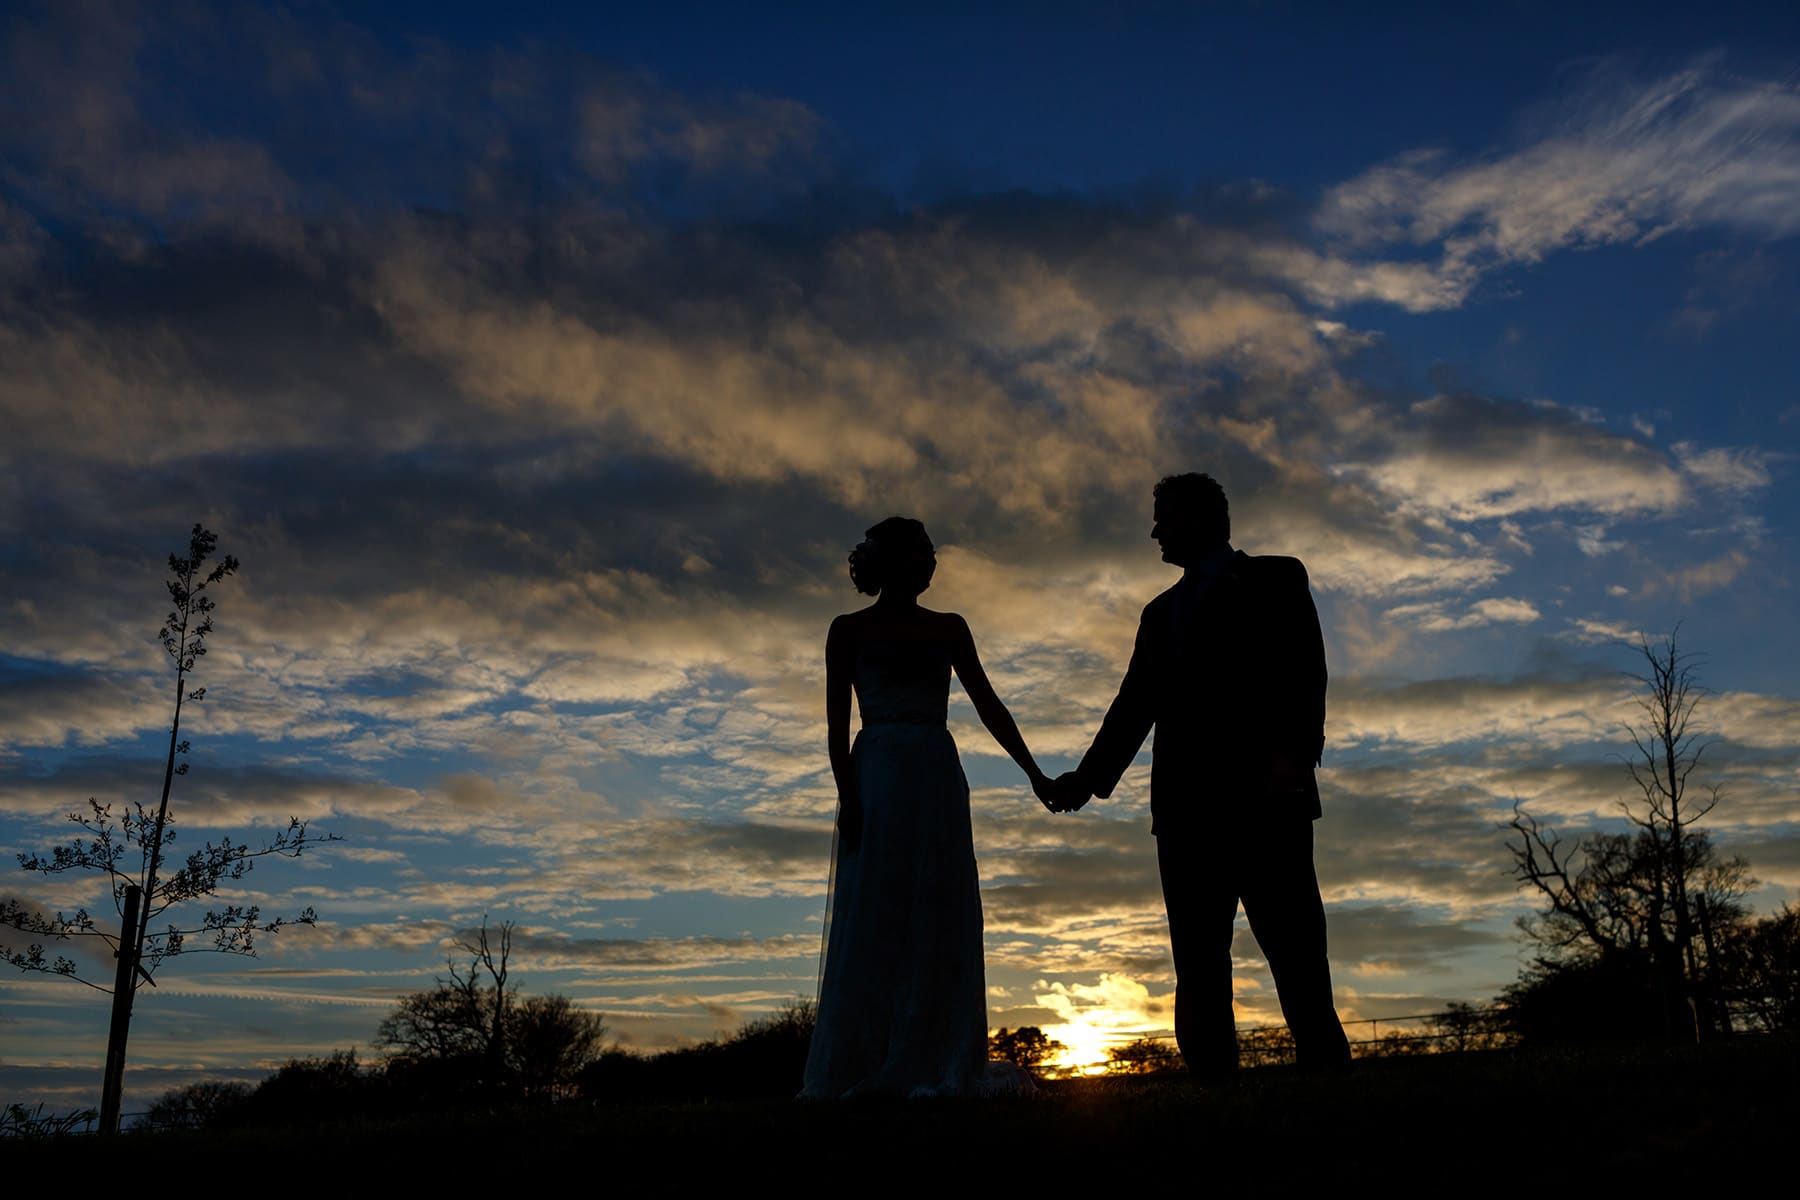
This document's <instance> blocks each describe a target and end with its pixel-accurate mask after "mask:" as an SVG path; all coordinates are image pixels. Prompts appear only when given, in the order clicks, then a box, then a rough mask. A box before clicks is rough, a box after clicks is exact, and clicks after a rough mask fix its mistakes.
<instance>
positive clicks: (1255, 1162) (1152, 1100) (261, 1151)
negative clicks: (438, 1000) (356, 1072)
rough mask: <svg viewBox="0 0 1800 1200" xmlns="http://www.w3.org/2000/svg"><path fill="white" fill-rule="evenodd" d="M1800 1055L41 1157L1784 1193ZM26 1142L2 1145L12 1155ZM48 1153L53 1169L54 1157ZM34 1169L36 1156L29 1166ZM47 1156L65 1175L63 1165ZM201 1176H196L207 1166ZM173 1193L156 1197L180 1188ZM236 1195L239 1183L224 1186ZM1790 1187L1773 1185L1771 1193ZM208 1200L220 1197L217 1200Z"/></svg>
mask: <svg viewBox="0 0 1800 1200" xmlns="http://www.w3.org/2000/svg"><path fill="white" fill-rule="evenodd" d="M1797 1087H1800V1042H1797V1041H1795V1040H1794V1039H1791V1038H1785V1037H1783V1038H1774V1037H1765V1038H1756V1037H1744V1038H1740V1039H1737V1040H1733V1041H1730V1042H1722V1043H1718V1044H1714V1045H1709V1046H1705V1047H1685V1048H1678V1049H1671V1048H1667V1047H1661V1046H1657V1047H1629V1048H1604V1049H1587V1050H1582V1051H1580V1052H1571V1053H1557V1054H1549V1053H1535V1054H1527V1053H1508V1052H1491V1053H1485V1054H1467V1055H1452V1054H1445V1055H1431V1056H1424V1057H1416V1058H1399V1059H1377V1060H1365V1061H1363V1062H1361V1063H1359V1064H1358V1065H1357V1068H1356V1071H1355V1072H1354V1073H1353V1074H1351V1075H1349V1076H1346V1077H1342V1078H1329V1079H1314V1078H1307V1077H1301V1076H1297V1075H1294V1074H1292V1073H1290V1072H1289V1071H1287V1070H1286V1069H1283V1068H1268V1069H1263V1070H1258V1071H1250V1072H1246V1073H1245V1076H1244V1078H1243V1079H1242V1080H1241V1081H1240V1082H1239V1083H1237V1084H1236V1085H1233V1086H1232V1087H1230V1088H1226V1089H1202V1088H1199V1087H1196V1086H1194V1085H1192V1084H1190V1083H1188V1082H1187V1081H1186V1080H1185V1079H1184V1078H1182V1077H1179V1076H1167V1075H1164V1076H1156V1077H1139V1078H1113V1079H1093V1080H1076V1081H1069V1082H1060V1083H1057V1082H1053V1083H1049V1084H1046V1085H1044V1088H1043V1091H1042V1094H1041V1095H1040V1096H1038V1097H1035V1098H1032V1099H1026V1100H1008V1101H966V1100H957V1101H913V1102H904V1103H902V1102H885V1101H870V1102H862V1103H842V1104H801V1103H796V1102H781V1101H770V1102H741V1103H730V1104H687V1105H644V1106H622V1105H614V1106H606V1107H591V1106H584V1105H580V1104H575V1103H570V1104H565V1105H562V1106H559V1107H556V1108H552V1109H539V1110H535V1111H516V1112H504V1113H492V1114H483V1115H474V1114H468V1115H458V1116H452V1117H436V1118H431V1119H425V1118H413V1119H407V1118H396V1119H394V1120H391V1121H362V1122H358V1123H356V1124H353V1125H347V1124H343V1123H336V1122H332V1121H330V1120H329V1119H327V1118H328V1114H320V1120H319V1121H318V1122H316V1123H312V1124H309V1125H306V1126H296V1125H288V1126H286V1127H283V1128H280V1129H270V1130H263V1131H237V1132H232V1133H228V1134H198V1133H195V1134H161V1135H154V1136H150V1135H129V1134H128V1135H126V1136H124V1137H121V1138H119V1139H116V1140H115V1141H112V1142H106V1141H102V1140H100V1139H98V1138H92V1137H82V1138H79V1139H68V1140H61V1139H59V1140H58V1141H56V1142H39V1143H36V1144H35V1147H34V1148H36V1149H42V1150H45V1151H50V1152H52V1153H54V1152H55V1151H69V1152H73V1153H72V1157H79V1159H80V1160H81V1165H82V1170H83V1173H84V1174H85V1173H86V1172H87V1171H89V1170H101V1171H104V1172H107V1173H108V1174H110V1173H111V1172H112V1171H113V1170H120V1171H128V1170H130V1168H131V1167H132V1166H134V1165H135V1166H142V1165H144V1164H146V1163H152V1162H154V1163H161V1164H170V1165H171V1167H173V1164H194V1165H193V1166H189V1167H173V1169H174V1171H175V1173H176V1174H177V1175H181V1176H185V1177H186V1178H187V1179H188V1181H189V1182H195V1183H197V1182H199V1179H200V1176H198V1175H189V1174H188V1172H189V1171H192V1170H200V1171H203V1172H204V1173H205V1174H206V1175H208V1176H210V1177H212V1178H213V1179H215V1180H216V1181H217V1182H218V1183H219V1184H221V1185H222V1189H221V1190H228V1191H237V1190H239V1188H242V1189H244V1190H250V1191H265V1190H266V1191H275V1192H278V1193H279V1192H286V1191H288V1190H292V1189H304V1190H307V1191H327V1192H329V1191H341V1192H342V1193H343V1194H344V1195H364V1194H392V1193H395V1192H398V1193H401V1194H409V1193H412V1192H413V1191H414V1189H424V1188H428V1187H429V1188H431V1189H433V1190H437V1189H439V1188H444V1189H458V1190H460V1189H462V1188H465V1187H469V1188H474V1187H477V1184H478V1182H479V1183H480V1184H481V1185H482V1186H481V1187H479V1188H477V1190H486V1188H487V1187H488V1186H491V1185H492V1183H493V1182H495V1181H498V1182H500V1183H501V1186H503V1187H505V1189H506V1190H507V1191H509V1192H515V1193H522V1194H531V1195H536V1194H557V1193H563V1192H573V1193H575V1194H581V1193H589V1192H600V1193H605V1192H612V1191H619V1192H625V1193H630V1194H638V1195H642V1194H651V1195H663V1194H667V1195H685V1194H692V1193H693V1192H694V1190H695V1189H696V1188H702V1187H704V1188H708V1189H711V1188H719V1189H733V1188H742V1187H745V1186H751V1187H755V1188H756V1189H757V1191H758V1193H759V1194H760V1193H761V1192H763V1191H764V1190H780V1191H789V1190H792V1191H793V1192H795V1193H796V1194H798V1195H801V1196H807V1197H810V1196H813V1195H819V1194H823V1195H825V1196H831V1195H835V1194H839V1193H841V1194H844V1195H846V1196H848V1195H864V1194H871V1193H873V1194H877V1195H884V1194H889V1193H890V1191H891V1189H892V1187H893V1186H894V1185H896V1184H901V1183H910V1184H912V1185H914V1186H915V1187H916V1185H918V1184H920V1183H923V1184H925V1185H926V1188H927V1190H926V1193H925V1194H926V1195H928V1196H929V1195H930V1194H931V1193H932V1192H933V1191H937V1190H942V1191H944V1192H946V1193H950V1194H957V1195H960V1194H962V1193H963V1192H964V1191H965V1190H967V1189H969V1188H971V1187H979V1188H980V1190H982V1191H990V1190H994V1189H998V1190H1000V1191H1002V1192H1004V1191H1005V1190H1007V1189H1009V1188H1012V1187H1019V1188H1030V1189H1031V1190H1032V1191H1033V1192H1037V1191H1040V1190H1042V1189H1044V1188H1051V1189H1057V1188H1061V1187H1064V1186H1068V1185H1071V1184H1074V1183H1077V1182H1081V1183H1084V1184H1088V1183H1095V1182H1106V1181H1110V1182H1113V1183H1115V1184H1117V1185H1118V1186H1122V1187H1127V1188H1129V1187H1133V1186H1139V1185H1142V1184H1146V1183H1151V1184H1155V1185H1157V1186H1166V1185H1176V1186H1183V1187H1184V1188H1185V1187H1186V1186H1189V1185H1191V1186H1192V1187H1194V1188H1196V1189H1197V1190H1201V1191H1209V1190H1211V1189H1213V1188H1218V1187H1222V1186H1230V1187H1234V1188H1236V1187H1248V1188H1250V1189H1251V1190H1253V1191H1257V1192H1263V1191H1266V1190H1270V1189H1273V1190H1276V1191H1279V1190H1282V1189H1284V1188H1285V1187H1286V1186H1288V1185H1294V1184H1300V1183H1306V1184H1318V1185H1325V1186H1332V1185H1336V1186H1343V1187H1350V1188H1354V1189H1356V1190H1357V1191H1361V1190H1363V1189H1364V1188H1374V1189H1378V1190H1383V1191H1387V1190H1392V1191H1394V1192H1397V1193H1399V1194H1418V1193H1424V1192H1430V1193H1433V1194H1446V1193H1448V1194H1466V1193H1476V1194H1492V1193H1497V1192H1517V1193H1520V1194H1527V1193H1529V1194H1538V1193H1543V1194H1549V1195H1553V1194H1557V1193H1559V1192H1562V1191H1563V1190H1565V1188H1566V1187H1567V1185H1568V1184H1569V1183H1570V1182H1571V1181H1574V1180H1583V1181H1588V1182H1591V1183H1601V1184H1605V1183H1622V1182H1625V1181H1633V1182H1637V1183H1645V1182H1654V1183H1656V1184H1661V1185H1664V1186H1668V1185H1673V1184H1700V1183H1704V1184H1708V1185H1711V1186H1714V1187H1719V1186H1723V1187H1729V1188H1735V1187H1738V1186H1742V1185H1743V1184H1744V1183H1746V1182H1748V1178H1747V1177H1756V1176H1764V1175H1765V1174H1767V1175H1772V1176H1773V1180H1770V1182H1773V1181H1774V1180H1784V1179H1785V1180H1791V1164H1792V1162H1793V1157H1792V1155H1793V1149H1792V1146H1793V1143H1792V1140H1791V1139H1792V1138H1793V1136H1794V1126H1795V1119H1796V1117H1797V1116H1800V1102H1797V1100H1796V1097H1797V1095H1800V1091H1797ZM27 1145H30V1143H18V1142H15V1143H13V1146H14V1148H17V1149H24V1148H25V1147H26V1146H27ZM53 1148H54V1149H53ZM34 1157H35V1155H34ZM58 1157H60V1155H58ZM198 1164H205V1166H204V1167H200V1166H199V1165H198ZM173 1181H174V1180H173V1179H172V1178H171V1179H169V1180H167V1182H173ZM229 1181H235V1182H229ZM1780 1186H1781V1187H1784V1188H1785V1187H1786V1186H1787V1185H1786V1184H1781V1185H1780ZM207 1190H213V1189H211V1188H208V1189H207Z"/></svg>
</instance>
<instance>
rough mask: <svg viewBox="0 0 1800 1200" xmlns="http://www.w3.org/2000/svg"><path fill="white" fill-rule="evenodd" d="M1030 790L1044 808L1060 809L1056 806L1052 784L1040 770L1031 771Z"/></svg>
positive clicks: (1057, 810) (1052, 810)
mask: <svg viewBox="0 0 1800 1200" xmlns="http://www.w3.org/2000/svg"><path fill="white" fill-rule="evenodd" d="M1031 790H1032V793H1033V794H1035V795H1036V796H1037V798H1038V802H1039V803H1040V804H1042V805H1043V806H1044V807H1045V808H1046V809H1048V810H1049V811H1051V812H1059V811H1061V810H1059V809H1058V808H1057V807H1056V799H1055V790H1054V784H1053V782H1052V780H1051V779H1050V777H1049V776H1048V775H1046V774H1044V773H1043V772H1042V771H1037V770H1034V771H1032V773H1031Z"/></svg>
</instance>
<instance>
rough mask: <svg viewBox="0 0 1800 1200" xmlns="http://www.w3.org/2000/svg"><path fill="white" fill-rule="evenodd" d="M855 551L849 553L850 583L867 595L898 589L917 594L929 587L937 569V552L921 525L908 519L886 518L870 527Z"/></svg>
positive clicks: (877, 594)
mask: <svg viewBox="0 0 1800 1200" xmlns="http://www.w3.org/2000/svg"><path fill="white" fill-rule="evenodd" d="M863 536H864V539H865V540H864V541H862V542H860V543H859V544H858V545H857V547H856V549H854V550H852V551H850V582H851V583H853V584H855V585H856V590H857V591H859V592H861V593H863V594H864V595H866V596H879V595H880V594H881V593H882V591H883V590H885V589H888V588H897V589H900V590H902V591H907V592H910V593H911V594H912V595H915V596H916V595H918V594H919V593H920V592H922V591H924V590H925V589H926V588H928V587H930V586H931V576H932V573H933V572H935V571H936V570H937V549H936V548H935V547H934V546H932V544H931V536H930V535H929V534H927V533H926V532H925V525H924V523H923V522H920V521H915V520H913V519H912V518H911V517H889V518H888V519H887V520H885V521H882V522H880V523H879V524H876V525H871V526H870V527H869V530H868V532H867V533H865V534H864V535H863Z"/></svg>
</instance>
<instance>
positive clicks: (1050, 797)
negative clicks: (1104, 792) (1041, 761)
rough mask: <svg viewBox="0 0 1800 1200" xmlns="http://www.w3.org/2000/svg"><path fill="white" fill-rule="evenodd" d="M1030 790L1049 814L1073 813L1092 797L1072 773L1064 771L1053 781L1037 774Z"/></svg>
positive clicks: (1040, 773)
mask: <svg viewBox="0 0 1800 1200" xmlns="http://www.w3.org/2000/svg"><path fill="white" fill-rule="evenodd" d="M1031 790H1032V791H1034V792H1036V793H1037V798H1038V799H1039V800H1040V801H1042V802H1043V805H1044V807H1045V808H1047V809H1049V810H1050V811H1051V812H1074V811H1075V810H1076V809H1078V808H1080V807H1081V806H1082V805H1084V804H1086V803H1087V802H1088V801H1089V800H1090V799H1091V798H1092V797H1093V793H1092V792H1090V791H1088V790H1087V788H1086V787H1085V786H1084V785H1083V784H1082V782H1081V780H1080V778H1079V777H1078V776H1077V775H1076V774H1075V772H1073V771H1065V772H1063V773H1062V774H1061V775H1058V776H1057V777H1056V778H1055V779H1051V778H1050V777H1049V776H1047V775H1045V774H1043V773H1042V772H1039V773H1038V774H1037V775H1035V776H1033V777H1032V780H1031Z"/></svg>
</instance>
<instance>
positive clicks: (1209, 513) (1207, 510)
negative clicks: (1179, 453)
mask: <svg viewBox="0 0 1800 1200" xmlns="http://www.w3.org/2000/svg"><path fill="white" fill-rule="evenodd" d="M1151 495H1152V496H1154V497H1155V499H1156V502H1157V503H1158V504H1160V505H1162V508H1163V511H1164V512H1166V513H1169V514H1170V515H1171V516H1176V517H1179V518H1181V519H1183V520H1188V521H1193V522H1194V523H1195V524H1196V525H1198V526H1199V528H1200V531H1201V534H1202V536H1203V537H1204V538H1205V540H1206V541H1208V542H1229V541H1230V540H1231V505H1230V503H1229V502H1228V501H1227V500H1226V499H1225V489H1224V488H1222V487H1220V486H1219V481H1218V480H1216V479H1214V478H1213V477H1212V476H1211V475H1202V474H1200V473H1199V472H1197V471H1189V472H1188V473H1187V474H1185V475H1165V476H1163V478H1162V482H1160V483H1158V484H1157V485H1156V490H1155V491H1154V492H1152V493H1151Z"/></svg>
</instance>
